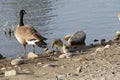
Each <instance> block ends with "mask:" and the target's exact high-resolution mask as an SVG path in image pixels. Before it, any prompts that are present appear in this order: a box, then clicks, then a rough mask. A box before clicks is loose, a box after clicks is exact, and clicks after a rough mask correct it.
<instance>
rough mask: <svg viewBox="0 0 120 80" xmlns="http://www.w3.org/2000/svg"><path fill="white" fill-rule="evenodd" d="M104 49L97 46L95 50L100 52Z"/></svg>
mask: <svg viewBox="0 0 120 80" xmlns="http://www.w3.org/2000/svg"><path fill="white" fill-rule="evenodd" d="M104 50H105V48H104V47H99V48H97V49H96V51H95V52H102V51H104Z"/></svg>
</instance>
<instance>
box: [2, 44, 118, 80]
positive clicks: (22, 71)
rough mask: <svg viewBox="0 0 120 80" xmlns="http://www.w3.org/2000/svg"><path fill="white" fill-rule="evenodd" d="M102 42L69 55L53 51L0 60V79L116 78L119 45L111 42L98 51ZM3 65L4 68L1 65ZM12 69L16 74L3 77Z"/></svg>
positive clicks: (82, 79) (68, 79)
mask: <svg viewBox="0 0 120 80" xmlns="http://www.w3.org/2000/svg"><path fill="white" fill-rule="evenodd" d="M98 48H104V46H99V47H92V48H87V49H85V50H84V52H83V53H77V54H76V55H74V56H73V57H72V58H63V59H59V58H58V56H56V55H51V56H50V55H48V56H41V57H39V58H36V59H25V63H24V64H21V65H17V66H12V65H11V64H10V62H11V59H2V60H0V69H1V70H0V80H119V79H120V45H119V44H114V45H111V46H110V47H108V48H105V49H103V50H101V51H96V49H98ZM4 68H5V69H4ZM11 69H15V70H16V71H17V74H16V75H14V76H9V77H6V76H4V73H5V71H6V70H11Z"/></svg>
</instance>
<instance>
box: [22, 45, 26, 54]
mask: <svg viewBox="0 0 120 80" xmlns="http://www.w3.org/2000/svg"><path fill="white" fill-rule="evenodd" d="M23 48H24V53H25V55H26V45H23Z"/></svg>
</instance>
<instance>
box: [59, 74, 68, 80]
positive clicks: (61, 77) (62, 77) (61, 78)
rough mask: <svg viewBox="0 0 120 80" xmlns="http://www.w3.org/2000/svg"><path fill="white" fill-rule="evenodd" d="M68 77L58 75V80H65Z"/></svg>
mask: <svg viewBox="0 0 120 80" xmlns="http://www.w3.org/2000/svg"><path fill="white" fill-rule="evenodd" d="M66 77H67V75H66V74H61V75H58V76H57V79H58V80H64V79H65V78H66Z"/></svg>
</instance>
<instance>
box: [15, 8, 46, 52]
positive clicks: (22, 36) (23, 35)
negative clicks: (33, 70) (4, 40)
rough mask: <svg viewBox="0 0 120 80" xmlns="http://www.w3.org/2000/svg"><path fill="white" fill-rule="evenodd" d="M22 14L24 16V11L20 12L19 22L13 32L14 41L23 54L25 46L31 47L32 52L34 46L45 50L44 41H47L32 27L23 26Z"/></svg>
mask: <svg viewBox="0 0 120 80" xmlns="http://www.w3.org/2000/svg"><path fill="white" fill-rule="evenodd" d="M24 14H26V12H25V10H20V13H19V15H20V21H19V24H18V26H17V27H16V29H15V32H14V34H15V37H16V39H17V40H18V42H19V43H20V44H22V46H23V48H24V50H25V53H26V45H27V44H28V45H32V46H33V52H35V45H38V46H39V47H42V48H45V47H46V46H47V44H46V43H45V42H44V41H45V40H47V38H45V37H43V36H41V35H40V34H39V33H38V32H37V31H36V29H35V28H33V27H32V26H30V25H24V22H23V16H24Z"/></svg>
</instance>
